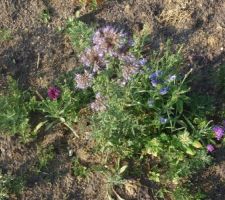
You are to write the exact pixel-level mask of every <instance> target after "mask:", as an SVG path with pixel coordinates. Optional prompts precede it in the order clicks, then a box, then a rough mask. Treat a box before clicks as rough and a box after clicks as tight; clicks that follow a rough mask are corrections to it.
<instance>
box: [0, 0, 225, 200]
mask: <svg viewBox="0 0 225 200" xmlns="http://www.w3.org/2000/svg"><path fill="white" fill-rule="evenodd" d="M0 8H1V12H0V28H3V29H9V30H10V31H11V34H12V38H11V39H10V40H7V41H3V42H1V41H0V47H1V48H0V73H1V79H0V87H1V88H3V86H4V80H5V76H6V75H7V74H11V75H13V76H14V77H15V78H16V79H18V80H19V83H20V86H21V87H23V88H28V87H33V88H35V89H37V90H40V89H46V88H47V87H48V86H49V85H50V84H51V83H52V82H53V81H54V79H55V78H56V77H57V76H58V74H59V73H62V72H67V71H70V70H71V69H73V68H74V67H76V63H77V59H76V55H75V53H74V50H73V48H72V45H71V43H70V41H69V39H68V38H67V37H66V36H65V35H64V34H63V33H61V32H59V31H58V28H60V27H64V26H65V21H66V19H68V17H70V16H73V15H74V14H75V12H76V11H77V10H78V9H79V4H78V1H76V0H32V1H29V0H17V1H14V0H1V2H0ZM43 10H49V11H50V16H51V19H50V21H49V23H43V22H42V20H41V13H42V11H43ZM224 10H225V0H127V1H122V0H120V1H119V0H118V1H114V0H109V1H105V3H103V4H102V5H101V6H99V9H98V10H97V11H94V12H89V10H88V9H86V10H85V9H82V11H81V20H83V21H84V22H86V23H91V22H97V23H98V24H99V26H101V25H104V24H108V23H110V24H112V23H113V24H116V25H119V26H121V27H124V28H126V29H127V30H129V31H130V32H135V33H137V34H138V33H139V31H140V30H142V29H143V26H146V27H148V30H149V37H150V38H151V43H150V44H149V47H150V50H151V49H160V48H162V47H163V45H164V44H165V41H166V40H167V39H168V38H170V39H172V40H173V42H174V44H175V47H178V46H180V45H182V46H183V52H184V55H185V64H184V68H190V67H194V68H195V70H196V71H195V72H196V73H195V74H199V76H200V77H201V82H198V84H196V83H193V86H194V88H195V89H196V90H198V91H206V90H209V89H213V86H210V82H211V78H212V77H209V76H207V73H208V71H209V70H214V69H215V70H216V68H217V67H218V66H219V65H220V64H221V63H225V44H224V40H225V12H224ZM206 82H208V83H209V84H208V85H207V86H206V85H205V83H206ZM86 134H87V137H84V138H83V139H80V140H79V141H76V140H74V138H73V137H72V136H71V135H69V134H68V133H67V132H66V131H65V130H64V129H63V128H62V127H57V128H55V129H54V130H52V131H51V132H48V133H43V134H42V135H41V136H40V137H39V138H38V139H37V140H35V141H34V142H32V143H31V144H27V145H23V144H21V143H20V142H19V141H18V138H16V137H9V136H1V138H0V167H1V168H2V171H3V172H4V173H11V174H13V175H15V176H24V177H25V179H26V185H25V188H24V191H23V192H22V194H21V195H19V196H15V195H12V196H11V197H10V199H21V200H25V199H29V200H32V199H37V200H39V199H55V200H61V199H68V200H69V199H71V200H72V199H73V200H75V199H76V200H85V199H87V200H97V199H99V200H105V199H107V197H106V196H107V194H106V187H107V186H106V185H105V183H104V181H103V180H104V178H102V175H100V174H92V175H90V177H89V180H85V181H81V182H80V181H79V180H77V179H76V178H75V177H74V176H72V172H71V159H72V158H71V157H69V154H68V151H69V150H73V152H74V155H77V156H78V157H79V159H80V160H81V161H82V162H83V163H84V164H85V165H88V164H89V163H90V162H93V163H96V162H98V158H92V157H91V153H90V152H88V151H89V150H88V146H89V145H90V147H91V146H92V144H91V143H90V142H89V140H88V139H87V138H88V131H87V132H86ZM50 144H52V145H53V146H54V150H55V153H56V157H55V159H54V160H53V161H51V163H50V164H49V166H48V168H47V169H46V170H45V171H44V172H42V173H40V174H38V175H37V174H35V172H34V170H33V169H34V166H35V165H36V164H37V146H48V145H50ZM87 144H88V145H87ZM215 158H216V159H215V164H214V165H213V166H212V167H210V168H208V169H206V170H205V171H204V172H202V173H200V174H198V176H197V178H196V179H197V180H198V181H197V183H198V185H199V187H201V188H202V189H203V191H206V192H207V193H208V198H207V199H213V200H223V199H225V192H224V191H225V184H224V180H225V179H224V178H225V177H224V173H225V157H224V150H223V149H221V150H218V151H217V152H216V153H215ZM126 187H127V188H128V189H127V188H126ZM126 190H128V191H129V192H126ZM118 191H119V190H118ZM123 191H125V192H122V194H121V196H122V195H124V198H125V199H143V200H147V199H154V198H153V197H151V188H147V189H146V186H143V187H139V186H138V184H135V180H134V181H133V183H131V184H128V185H125V189H123ZM134 191H135V192H134Z"/></svg>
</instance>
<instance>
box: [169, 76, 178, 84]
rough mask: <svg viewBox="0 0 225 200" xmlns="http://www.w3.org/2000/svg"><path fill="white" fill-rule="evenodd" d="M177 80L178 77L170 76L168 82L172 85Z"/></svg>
mask: <svg viewBox="0 0 225 200" xmlns="http://www.w3.org/2000/svg"><path fill="white" fill-rule="evenodd" d="M176 78H177V76H176V75H171V76H169V78H168V79H167V81H168V82H169V83H171V82H173V81H175V79H176Z"/></svg>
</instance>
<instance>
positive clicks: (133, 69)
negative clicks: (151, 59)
mask: <svg viewBox="0 0 225 200" xmlns="http://www.w3.org/2000/svg"><path fill="white" fill-rule="evenodd" d="M119 59H120V61H121V63H122V76H123V78H124V81H125V82H127V81H128V80H130V79H131V77H132V76H133V75H135V74H138V73H139V72H140V70H141V68H142V67H143V66H144V65H145V64H146V62H147V60H146V59H144V58H142V59H140V60H139V59H137V58H136V57H135V56H134V55H132V54H128V55H122V56H121V57H119Z"/></svg>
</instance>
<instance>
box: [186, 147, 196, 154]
mask: <svg viewBox="0 0 225 200" xmlns="http://www.w3.org/2000/svg"><path fill="white" fill-rule="evenodd" d="M186 153H187V154H188V155H191V156H194V155H195V154H196V151H195V150H194V149H191V148H189V147H188V148H186Z"/></svg>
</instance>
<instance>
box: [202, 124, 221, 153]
mask: <svg viewBox="0 0 225 200" xmlns="http://www.w3.org/2000/svg"><path fill="white" fill-rule="evenodd" d="M212 131H213V133H214V136H215V138H216V140H217V141H220V140H221V139H222V138H223V137H224V133H225V121H223V123H222V125H215V126H214V127H213V128H212ZM206 148H207V150H208V152H213V151H214V150H215V147H214V146H213V145H212V144H208V145H207V146H206Z"/></svg>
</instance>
